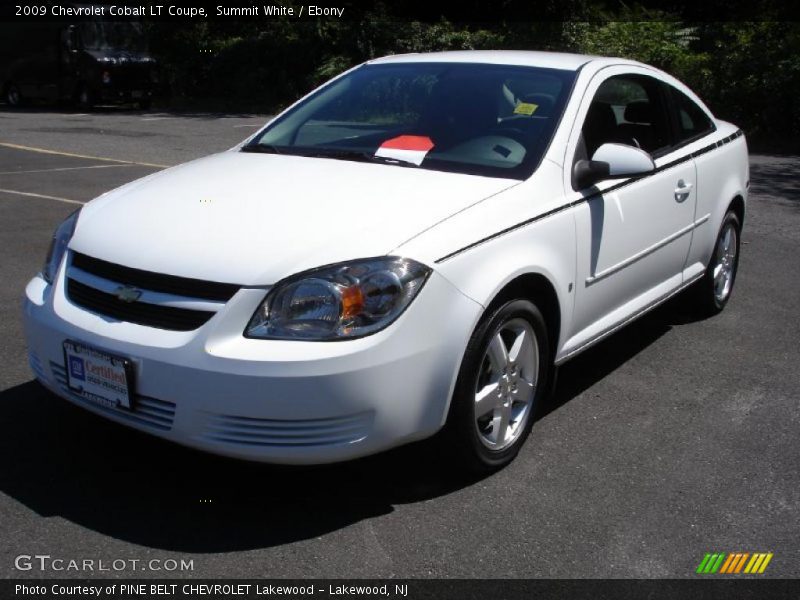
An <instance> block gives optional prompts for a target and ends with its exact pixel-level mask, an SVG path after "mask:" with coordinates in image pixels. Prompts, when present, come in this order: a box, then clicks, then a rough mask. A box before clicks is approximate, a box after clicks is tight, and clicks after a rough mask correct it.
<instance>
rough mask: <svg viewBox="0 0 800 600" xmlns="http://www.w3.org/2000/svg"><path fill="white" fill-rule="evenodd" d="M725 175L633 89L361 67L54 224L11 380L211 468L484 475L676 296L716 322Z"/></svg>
mask: <svg viewBox="0 0 800 600" xmlns="http://www.w3.org/2000/svg"><path fill="white" fill-rule="evenodd" d="M748 177H749V175H748V159H747V147H746V144H745V139H744V136H743V135H742V132H741V131H740V130H739V129H737V128H736V127H735V126H734V125H731V124H730V123H726V122H724V121H720V120H718V119H716V118H715V117H714V116H713V115H712V114H711V112H710V111H709V110H708V108H707V107H706V106H705V105H704V104H703V103H702V101H700V99H699V98H698V97H697V96H696V95H695V94H694V93H692V92H691V90H689V89H688V88H687V87H686V86H685V85H683V84H682V83H680V82H679V81H677V80H676V79H674V78H673V77H671V76H669V75H667V74H666V73H663V72H661V71H659V70H656V69H654V68H652V67H649V66H647V65H644V64H640V63H636V62H632V61H628V60H622V59H616V58H598V57H589V56H580V55H571V54H558V53H544V52H511V51H509V52H445V53H435V54H417V55H404V56H391V57H387V58H381V59H378V60H373V61H369V62H368V63H366V64H363V65H360V66H358V67H356V68H354V69H351V70H350V71H347V72H346V73H344V74H342V75H340V76H339V77H337V78H335V79H333V80H332V81H330V82H328V83H327V84H325V85H323V86H322V87H320V88H319V89H317V90H315V91H314V92H312V93H311V94H309V95H308V96H306V97H305V98H303V99H301V100H300V101H298V102H297V103H296V104H294V105H293V106H291V107H290V108H289V109H287V110H286V111H285V112H283V113H282V114H280V115H278V116H277V117H275V118H274V119H273V120H272V121H270V122H269V123H268V124H267V125H266V126H265V127H264V128H263V129H262V130H260V131H259V132H258V133H256V134H255V135H254V136H252V137H251V138H249V139H248V140H246V141H245V142H244V143H243V144H242V145H240V146H237V147H235V148H232V149H231V150H229V151H226V152H222V153H220V154H216V155H213V156H209V157H206V158H202V159H199V160H195V161H193V162H190V163H188V164H184V165H180V166H177V167H174V168H171V169H167V170H165V171H161V172H158V173H156V174H153V175H150V176H148V177H145V178H143V179H140V180H138V181H134V182H132V183H129V184H127V185H124V186H122V187H121V188H119V189H116V190H114V191H111V192H108V193H106V194H103V195H102V196H100V197H99V198H97V199H95V200H93V201H91V202H89V203H88V204H86V205H85V206H84V207H82V210H80V211H78V212H76V213H74V214H73V215H71V216H70V217H69V218H68V219H66V220H65V221H64V222H63V223H62V224H61V225H60V226H59V227H58V229H57V230H56V232H55V235H54V239H53V244H52V247H51V250H50V252H49V254H48V257H47V259H46V263H45V266H44V268H43V271H42V272H41V273H40V274H38V275H36V276H35V277H34V278H33V279H32V280H31V281H30V283H29V284H28V286H27V289H26V299H25V304H24V313H25V330H26V335H27V340H28V346H29V358H30V365H31V367H32V369H33V372H34V373H35V375H36V377H37V379H38V380H39V381H40V382H42V383H43V384H44V385H45V386H46V387H48V388H49V389H50V390H52V391H53V392H55V393H56V394H58V395H59V396H61V397H63V398H66V399H67V400H69V401H71V402H74V403H75V404H78V405H80V406H82V407H84V408H86V409H88V410H91V411H93V412H95V413H98V414H100V415H103V416H105V417H108V418H109V419H111V420H113V421H117V422H119V423H122V424H125V425H129V426H131V427H134V428H136V429H139V430H142V431H146V432H150V433H153V434H155V435H158V436H161V437H164V438H166V439H169V440H172V441H175V442H178V443H180V444H185V445H187V446H192V447H194V448H199V449H202V450H206V451H209V452H213V453H218V454H223V455H228V456H233V457H240V458H244V459H254V460H260V461H268V462H276V463H324V462H332V461H341V460H346V459H351V458H355V457H359V456H363V455H367V454H372V453H375V452H379V451H382V450H385V449H387V448H391V447H394V446H398V445H400V444H405V443H407V442H410V441H412V440H419V439H422V438H426V437H429V436H432V435H434V434H436V433H437V432H439V431H440V430H443V429H444V431H443V432H442V435H443V439H444V440H446V445H445V447H446V448H448V449H452V450H453V451H454V457H455V459H456V460H458V461H459V463H460V464H463V465H466V466H470V467H475V468H478V469H492V468H497V467H499V466H502V465H504V464H506V463H508V462H510V461H511V460H512V459H513V458H514V456H515V455H516V454H517V453H518V452H519V450H520V447H521V445H522V444H523V442H524V441H525V438H526V437H527V435H528V433H529V432H530V430H531V426H532V424H533V420H534V414H535V412H536V410H537V409H538V408H539V407H540V405H541V404H542V402H543V400H544V398H545V395H546V391H547V389H548V384H549V382H551V381H552V379H553V375H554V372H555V368H556V366H557V365H560V364H561V363H563V362H564V361H566V360H568V359H569V358H571V357H573V356H575V355H576V354H578V353H579V352H581V351H582V350H584V349H586V348H588V347H589V346H591V345H592V344H594V343H595V342H597V341H598V340H601V339H603V338H604V337H605V336H607V335H609V334H610V333H611V332H613V331H614V330H616V329H618V328H619V327H621V326H623V325H625V324H626V323H628V322H629V321H631V320H632V319H634V318H635V317H637V316H639V315H641V314H642V313H644V312H646V311H648V310H649V309H651V308H653V307H654V306H656V305H657V304H659V303H661V302H663V301H664V300H665V299H667V298H669V297H670V296H673V295H674V294H676V293H677V292H680V291H681V290H684V289H685V288H688V287H689V286H691V288H692V289H691V292H692V293H693V294H694V298H695V301H696V302H697V306H698V308H699V309H701V310H704V311H706V312H709V313H713V312H716V311H719V310H721V309H722V308H723V307H724V306H725V304H726V303H727V302H728V299H729V298H730V294H731V289H732V287H733V284H734V280H735V277H736V268H737V262H738V256H739V239H740V232H741V228H742V223H743V220H744V214H745V205H746V201H747V193H748V186H749V181H748Z"/></svg>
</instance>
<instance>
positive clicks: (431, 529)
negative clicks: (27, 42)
mask: <svg viewBox="0 0 800 600" xmlns="http://www.w3.org/2000/svg"><path fill="white" fill-rule="evenodd" d="M265 119H266V117H264V116H258V115H214V114H195V115H178V114H170V113H137V112H129V111H124V110H121V109H120V110H117V109H106V110H104V111H99V112H96V113H91V114H81V113H74V112H72V113H69V112H48V111H45V110H27V111H2V110H0V248H2V253H0V277H1V279H0V282H1V283H0V300H2V302H0V336H2V340H3V342H2V345H0V540H2V541H1V542H0V577H87V576H88V577H107V576H111V577H124V576H127V577H133V576H142V577H160V576H164V575H167V574H168V575H170V576H183V577H203V578H216V577H297V578H305V577H348V578H351V577H381V578H382V577H597V578H605V577H613V578H617V577H623V578H651V577H678V578H682V577H694V576H696V575H695V574H694V572H695V569H696V567H697V565H698V564H699V562H700V561H701V559H702V558H703V556H704V554H705V553H707V552H772V553H773V554H774V557H773V559H772V561H771V563H770V564H769V567H768V569H767V571H766V573H765V574H764V575H762V576H761V577H766V576H770V577H800V452H798V439H799V438H800V436H798V434H799V433H800V401H799V400H800V369H798V365H799V364H800V350H798V342H800V319H799V318H798V316H800V260H798V254H799V252H798V251H800V179H798V173H800V159H798V158H797V157H773V156H752V157H751V180H752V189H751V197H750V204H749V213H748V216H747V218H746V222H745V230H744V234H743V238H742V239H743V245H742V256H741V263H740V271H739V277H738V279H737V285H736V289H735V291H734V295H733V297H732V299H731V301H730V303H729V305H728V307H727V309H726V310H725V312H724V313H722V314H721V315H719V316H717V317H714V318H711V319H706V320H696V319H694V318H692V317H690V316H689V314H690V313H689V312H688V311H686V310H685V308H684V306H683V305H682V304H681V302H671V303H669V304H667V305H665V306H663V307H661V308H659V309H657V310H656V311H654V312H652V313H650V314H649V315H647V316H645V317H644V318H642V319H640V320H639V321H637V322H635V323H634V324H632V325H630V326H628V327H627V328H625V329H624V330H622V331H621V332H619V333H617V334H615V335H614V336H612V337H610V338H609V339H607V340H606V341H604V342H603V343H601V344H599V345H598V346H596V347H595V348H593V349H592V350H590V351H588V352H586V353H584V354H583V355H581V356H580V357H578V358H577V359H575V360H573V361H572V362H570V363H568V364H567V365H566V366H565V367H563V368H562V369H561V372H560V377H559V385H558V388H557V390H556V392H555V395H554V398H553V399H552V400H551V402H550V404H549V405H548V406H547V409H546V410H545V414H544V415H543V416H542V417H541V418H540V419H539V420H538V421H537V422H536V423H535V425H534V427H533V432H532V435H531V437H530V439H529V440H528V442H527V444H526V445H525V447H524V448H523V450H522V452H521V454H520V456H519V457H518V459H517V460H516V461H515V462H514V463H513V464H512V465H511V466H510V467H508V468H506V469H505V470H503V471H501V472H499V473H496V474H494V475H492V476H489V477H486V478H483V479H469V478H464V477H463V476H460V475H457V474H456V473H454V472H453V471H452V470H451V469H448V468H447V465H446V464H442V463H441V462H440V459H439V458H438V454H437V452H436V446H435V445H433V444H430V443H420V444H415V445H413V446H409V447H406V448H401V449H398V450H395V451H392V452H389V453H386V454H384V455H380V456H376V457H371V458H368V459H364V460H360V461H356V462H352V463H348V464H344V465H338V466H327V467H315V468H286V467H275V466H270V465H260V464H251V463H243V462H237V461H233V460H228V459H223V458H218V457H214V456H210V455H205V454H202V453H199V452H195V451H192V450H188V449H184V448H181V447H178V446H175V445H172V444H170V443H167V442H164V441H161V440H158V439H156V438H153V437H150V436H148V435H146V434H142V433H138V432H135V431H131V430H129V429H126V428H124V427H122V426H120V425H116V424H113V423H110V422H107V421H105V420H103V419H102V418H100V417H96V416H94V415H91V414H88V413H86V412H84V411H82V410H80V409H79V408H76V407H74V406H72V405H70V404H68V403H66V402H64V401H61V400H59V399H58V398H56V397H54V396H52V395H51V394H49V393H47V392H46V391H44V390H43V388H41V387H40V386H39V385H38V384H36V383H35V382H34V381H33V380H32V379H33V378H32V375H31V373H30V371H29V369H28V366H27V361H26V352H25V340H24V338H23V335H22V325H21V317H20V303H21V299H22V295H23V290H24V287H25V284H26V282H27V281H28V279H29V278H30V277H31V276H32V275H33V274H34V273H35V272H36V271H37V270H38V269H39V268H40V266H41V263H42V261H43V259H44V255H45V252H46V249H47V245H48V242H49V238H50V236H51V234H52V231H53V229H54V227H55V226H56V225H57V224H58V222H59V221H60V220H61V219H63V218H64V217H65V216H66V215H67V214H69V213H70V212H71V211H73V210H74V209H75V208H76V207H77V205H78V204H79V203H82V202H85V201H88V200H90V199H91V198H93V197H95V196H97V195H99V194H100V193H102V192H104V191H107V190H109V189H111V188H113V187H116V186H118V185H121V184H123V183H125V182H128V181H130V180H133V179H136V178H138V177H142V176H144V175H147V174H149V173H152V172H154V171H156V170H158V169H160V168H163V166H168V165H173V164H177V163H180V162H184V161H186V160H190V159H192V158H195V157H199V156H203V155H206V154H209V153H212V152H215V151H220V150H224V149H226V148H229V147H231V146H232V145H234V144H235V143H236V142H238V141H240V140H241V139H243V138H245V137H247V136H248V135H250V134H251V133H252V132H254V131H255V130H256V128H257V127H258V126H259V125H260V124H262V123H263V122H264V121H265ZM36 554H40V555H42V554H43V555H49V556H51V557H53V558H61V559H65V560H67V561H69V560H73V559H74V560H83V559H90V560H95V561H100V560H103V561H106V563H105V564H106V565H109V564H110V563H111V561H113V560H120V559H122V560H126V561H130V560H139V561H149V560H151V559H158V560H161V561H162V563H161V564H164V562H163V561H166V560H168V559H173V560H177V561H180V560H190V561H192V563H193V569H192V570H186V571H174V572H169V573H166V572H165V571H164V570H162V571H149V570H147V571H142V570H141V567H140V566H138V565H140V564H141V563H136V564H137V566H136V567H126V568H125V569H123V570H119V571H117V570H110V571H105V572H97V571H95V572H85V571H69V570H65V571H53V570H47V571H44V572H42V571H39V570H38V569H36V568H34V569H31V570H24V571H21V570H18V569H16V568H15V562H17V561H16V559H17V557H18V556H20V555H36ZM66 564H68V563H66ZM95 564H97V563H95ZM128 564H133V563H128ZM167 564H171V563H167Z"/></svg>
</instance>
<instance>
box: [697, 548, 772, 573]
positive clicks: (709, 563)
mask: <svg viewBox="0 0 800 600" xmlns="http://www.w3.org/2000/svg"><path fill="white" fill-rule="evenodd" d="M772 556H773V554H772V552H752V553H751V552H730V553H727V552H707V553H706V555H705V556H704V557H703V560H701V561H700V564H699V565H698V566H697V571H696V572H697V573H700V574H702V575H706V574H714V573H720V574H725V575H737V574H739V573H747V574H750V575H755V574H761V573H763V572H764V571H766V570H767V565H768V564H769V561H771V560H772Z"/></svg>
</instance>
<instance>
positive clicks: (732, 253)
mask: <svg viewBox="0 0 800 600" xmlns="http://www.w3.org/2000/svg"><path fill="white" fill-rule="evenodd" d="M741 230H742V226H741V223H740V222H739V217H738V216H736V213H735V212H733V211H730V212H728V213H727V214H726V215H725V218H724V219H723V220H722V226H721V227H720V230H719V234H718V235H717V241H716V243H715V245H714V253H713V254H712V255H711V260H710V261H709V263H708V267H706V272H705V274H704V275H703V278H702V279H701V280H700V281H698V282H697V283H696V284H695V286H694V289H693V292H694V295H695V306H696V308H697V309H698V311H699V312H700V313H701V314H703V315H715V314H717V313H719V312H720V311H722V309H724V308H725V305H726V304H727V303H728V300H730V297H731V293H732V292H733V284H734V283H735V282H736V272H737V270H738V268H739V245H740V240H739V238H740V234H741Z"/></svg>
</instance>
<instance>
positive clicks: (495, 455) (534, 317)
mask: <svg viewBox="0 0 800 600" xmlns="http://www.w3.org/2000/svg"><path fill="white" fill-rule="evenodd" d="M515 318H523V319H525V320H526V321H528V322H529V323H530V324H531V326H532V327H533V331H534V333H535V334H536V340H537V344H538V354H539V379H538V381H537V383H536V392H535V396H534V399H533V406H532V407H531V412H530V415H529V416H528V421H527V423H526V424H525V429H524V430H523V432H522V433H521V435H520V436H519V437H518V438H517V439H516V440H515V441H514V443H513V444H511V445H510V446H509V447H508V448H505V449H503V450H501V451H493V450H491V449H489V448H487V447H486V446H485V445H484V444H483V443H482V442H481V440H480V439H479V437H478V432H477V430H476V428H475V406H474V400H475V377H476V374H477V372H478V370H479V369H480V366H481V362H482V360H483V356H484V354H485V352H486V349H487V348H488V345H489V342H490V341H491V339H492V338H493V337H494V335H495V334H496V333H497V332H498V331H499V330H500V328H501V327H502V326H503V325H504V324H505V323H506V322H508V321H510V320H512V319H515ZM550 371H551V357H550V344H549V337H548V331H547V325H546V323H545V320H544V317H543V316H542V313H541V312H540V311H539V309H538V308H537V307H536V305H535V304H533V303H532V302H529V301H528V300H511V301H509V302H506V303H505V304H502V305H501V306H499V307H498V308H496V309H494V310H492V311H491V312H490V313H487V315H486V316H485V317H484V318H483V319H482V320H481V322H480V323H479V324H478V326H477V327H476V329H475V332H474V333H473V334H472V337H471V338H470V341H469V344H468V345H467V350H466V352H465V353H464V359H463V360H462V364H461V368H460V370H459V373H458V379H457V381H456V387H455V391H454V393H453V399H452V403H451V407H450V408H451V410H450V416H449V419H448V427H449V429H450V432H451V436H450V438H451V440H450V443H452V444H454V445H456V446H457V448H456V450H457V454H458V455H459V456H460V458H461V459H462V460H463V461H464V462H465V463H466V464H465V466H467V467H468V468H470V469H471V470H495V469H498V468H500V467H502V466H505V465H506V464H508V463H510V462H511V461H512V460H513V459H514V457H515V456H516V455H517V454H518V453H519V450H520V448H521V447H522V445H523V444H524V443H525V440H526V438H527V437H528V434H529V433H530V430H531V427H532V426H533V422H534V420H535V418H536V413H537V411H538V409H539V408H540V407H541V405H542V403H543V399H544V397H545V393H546V388H547V380H548V377H549V375H550Z"/></svg>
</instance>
